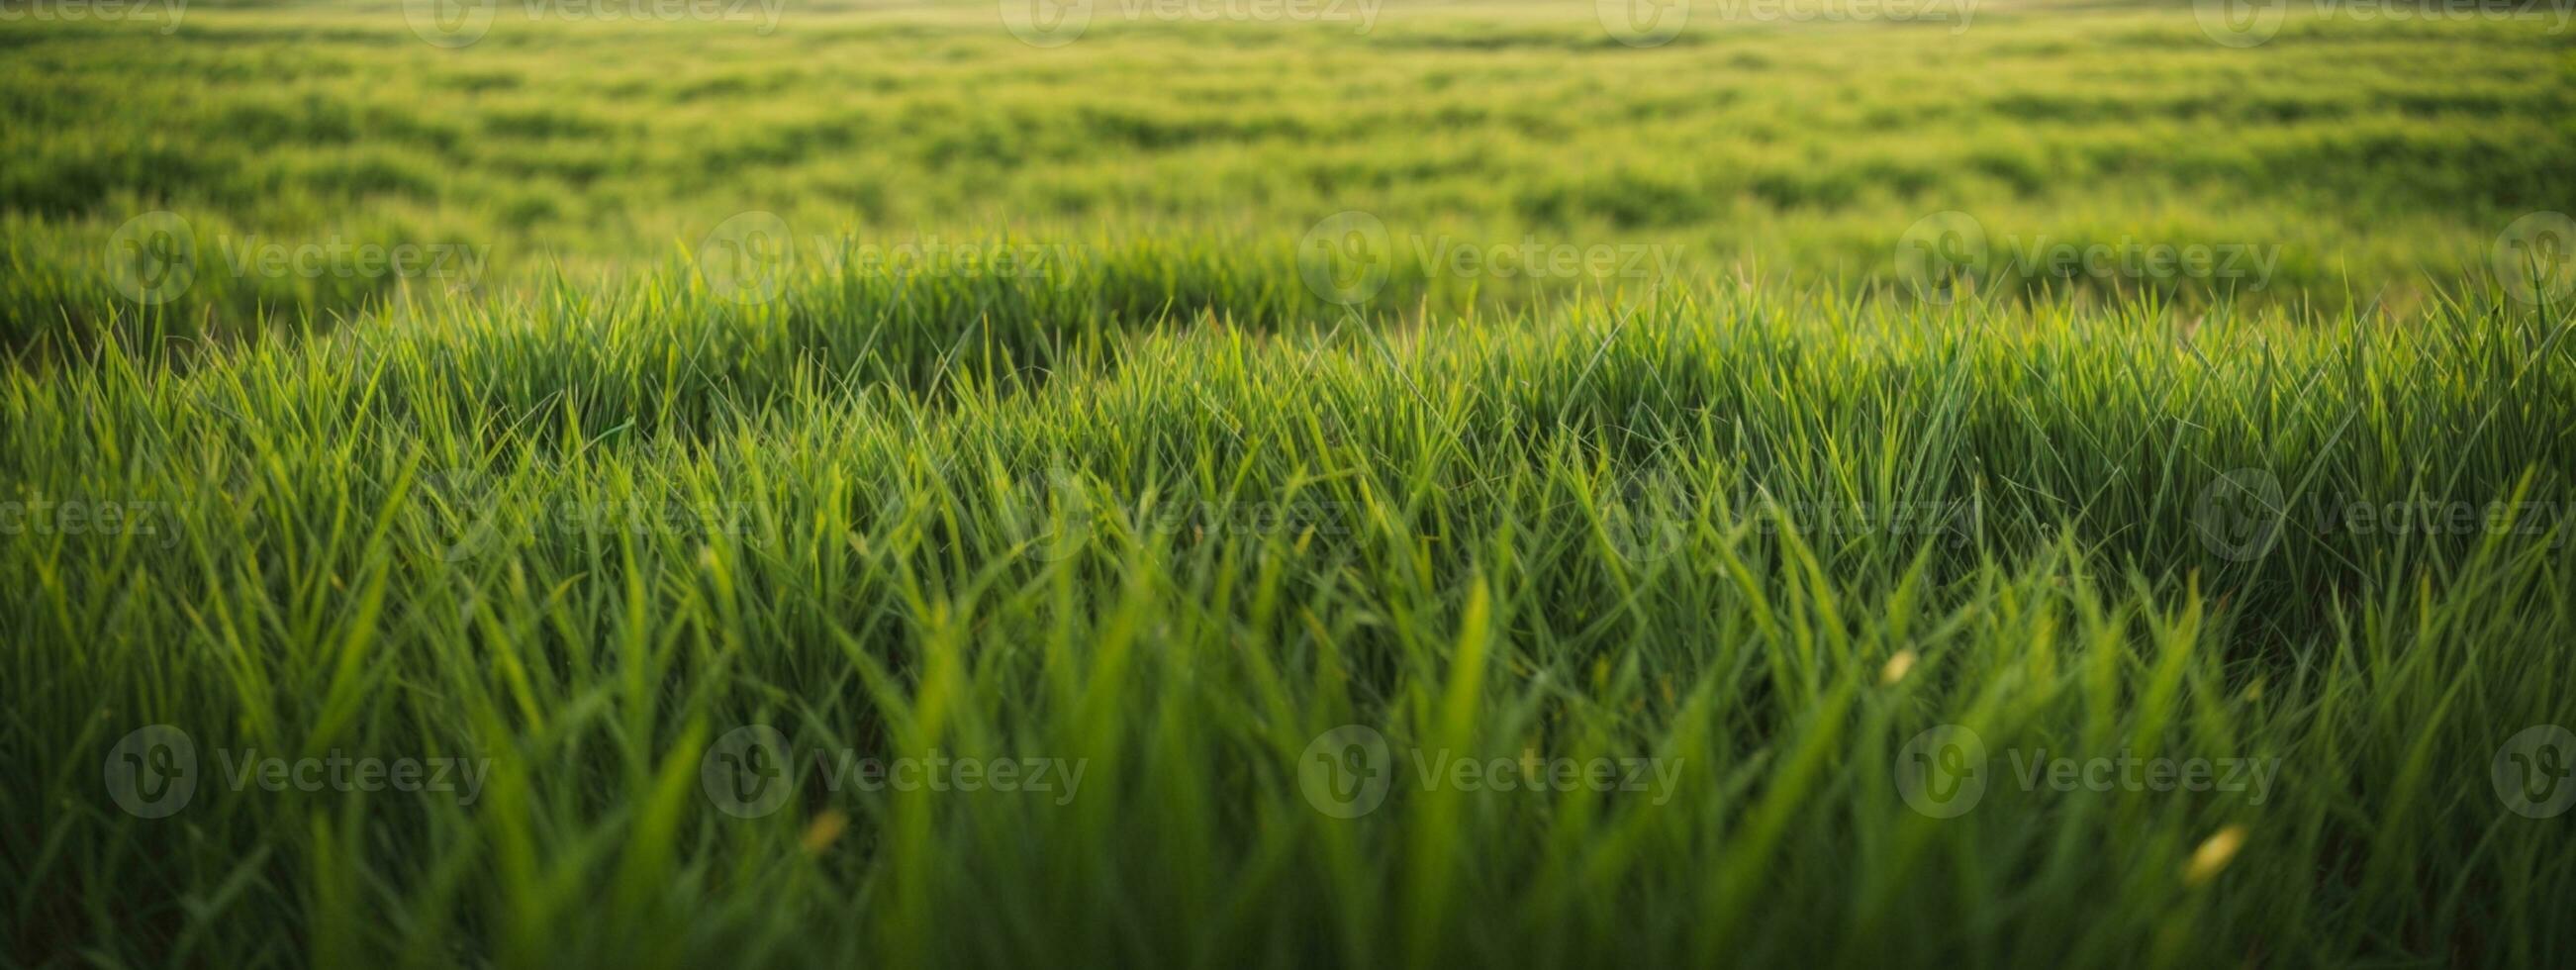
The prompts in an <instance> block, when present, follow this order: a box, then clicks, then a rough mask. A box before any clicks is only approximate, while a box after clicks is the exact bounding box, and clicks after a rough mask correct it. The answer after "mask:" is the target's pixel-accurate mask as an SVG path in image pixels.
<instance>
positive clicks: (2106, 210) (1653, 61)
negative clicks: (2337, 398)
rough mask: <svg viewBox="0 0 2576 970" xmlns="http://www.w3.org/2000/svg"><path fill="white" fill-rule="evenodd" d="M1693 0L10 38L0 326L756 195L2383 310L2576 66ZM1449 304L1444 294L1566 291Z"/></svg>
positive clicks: (0, 135)
mask: <svg viewBox="0 0 2576 970" xmlns="http://www.w3.org/2000/svg"><path fill="white" fill-rule="evenodd" d="M1700 7H1701V9H1698V10H1697V11H1696V12H1695V15H1696V17H1697V18H1698V19H1697V20H1695V21H1692V22H1691V24H1692V26H1691V27H1690V28H1689V29H1686V30H1684V31H1683V32H1681V33H1680V34H1679V35H1678V36H1676V37H1674V38H1673V39H1672V40H1671V41H1670V42H1669V43H1667V44H1664V45H1662V46H1657V47H1648V48H1632V47H1629V46H1626V45H1624V44H1621V43H1619V42H1617V40H1616V39H1614V37H1613V36H1612V34H1611V33H1610V32H1609V31H1607V30H1606V29H1605V28H1604V26H1603V24H1602V21H1601V20H1600V19H1599V18H1598V17H1597V16H1596V14H1595V10H1594V9H1593V6H1592V5H1591V4H1570V5H1563V4H1537V3H1500V2H1479V3H1463V4H1426V3H1404V2H1397V3H1393V4H1390V5H1388V6H1387V7H1386V8H1384V9H1383V10H1380V11H1379V12H1378V13H1377V15H1376V18H1375V19H1374V21H1371V22H1368V23H1367V24H1366V29H1365V30H1362V29H1361V26H1362V25H1361V24H1359V23H1355V22H1319V23H1229V22H1214V23H1199V22H1170V21H1159V20H1156V19H1154V18H1151V17H1146V18H1143V19H1139V20H1130V19H1128V18H1127V17H1126V16H1124V15H1123V13H1121V12H1120V10H1119V8H1117V7H1115V6H1114V5H1113V4H1111V3H1109V2H1107V0H1104V2H1102V3H1100V4H1099V8H1100V9H1099V10H1098V11H1097V12H1095V13H1094V14H1093V16H1092V18H1091V21H1090V23H1089V27H1088V29H1087V30H1085V31H1084V32H1082V33H1081V34H1080V36H1079V39H1078V40H1076V41H1075V42H1073V43H1069V44H1066V45H1063V46H1059V47H1052V48H1043V49H1042V48H1038V47H1033V46H1031V45H1029V44H1026V43H1023V42H1021V40H1020V39H1018V38H1017V37H1015V36H1014V35H1013V34H1012V33H1011V32H1010V31H1009V30H1008V29H1007V25H1006V23H1005V21H1004V18H1003V16H1002V15H1001V14H1000V13H999V12H998V11H997V9H996V7H995V6H994V5H991V4H982V3H972V4H956V5H944V4H943V5H901V6H886V7H880V6H877V5H858V4H836V5H818V4H808V3H798V2H794V0H788V2H786V3H785V5H784V6H783V7H780V8H778V10H777V14H776V19H775V21H774V22H772V21H770V20H769V19H767V18H766V17H764V16H763V14H762V11H761V9H760V8H758V7H756V6H752V7H746V8H744V9H743V10H742V12H741V16H740V17H739V18H737V19H735V20H731V21H719V22H707V21H699V20H680V21H676V22H664V21H643V22H634V21H618V22H603V21H598V20H579V19H566V18H562V17H538V18H535V19H531V18H529V17H528V16H527V15H526V14H524V13H523V12H521V8H520V7H519V6H518V5H516V4H503V5H501V9H500V12H499V13H498V14H497V15H496V16H495V18H494V19H493V21H492V26H491V29H490V30H489V32H488V33H484V34H482V35H480V36H479V38H478V39H476V40H475V42H474V43H472V44H470V45H469V46H465V47H462V48H457V49H447V48H442V47H438V46H434V45H432V44H430V43H428V42H425V41H424V40H423V39H422V37H421V35H419V34H417V33H415V32H414V31H413V30H412V29H411V28H410V26H408V22H407V20H406V19H405V17H404V13H405V8H404V7H402V6H401V5H398V4H375V5H361V6H357V7H349V8H343V7H339V6H324V5H307V4H292V3H281V4H250V5H245V4H217V3H206V2H199V3H193V4H189V5H187V7H186V8H185V10H184V16H182V17H180V18H179V19H178V20H177V22H176V23H175V24H167V23H160V22H155V21H151V20H137V21H133V22H121V23H97V22H43V23H38V22H29V21H23V20H22V21H18V22H8V23H0V45H5V46H6V49H7V50H8V55H9V56H8V57H7V58H6V59H5V63H0V117H5V118H6V124H5V125H0V155H5V157H7V158H8V159H10V161H9V164H8V165H7V166H6V168H5V169H0V237H5V239H6V241H7V242H6V245H7V252H6V253H5V254H0V257H4V258H5V265H7V266H9V267H10V268H11V272H10V273H9V274H8V280H9V281H8V282H7V283H6V284H5V286H6V287H7V289H6V291H5V293H0V296H5V297H6V298H5V299H0V307H5V308H6V309H5V310H0V312H5V313H6V314H8V319H7V320H6V321H0V334H5V336H6V337H7V338H8V342H9V343H10V344H11V345H13V346H26V345H28V344H30V343H33V342H34V341H35V339H36V338H37V337H39V336H40V335H43V334H46V333H51V332H55V331H58V330H61V329H63V328H64V327H66V326H69V327H71V328H72V329H73V331H74V332H75V333H82V332H89V331H94V330H95V329H97V326H98V321H100V320H102V319H104V318H105V317H106V315H107V314H109V313H111V312H124V313H127V314H134V313H136V312H138V311H140V310H142V309H143V308H140V307H137V306H133V305H131V303H130V301H126V302H127V304H128V305H125V306H118V304H119V302H120V301H119V300H117V299H116V297H115V294H114V292H113V290H112V288H110V287H107V286H104V285H103V284H102V283H101V281H100V280H99V278H98V277H99V276H100V275H101V269H100V267H101V265H102V263H103V261H104V260H105V258H106V257H105V255H104V254H105V253H106V252H107V251H108V249H109V246H108V239H109V237H110V235H111V234H112V233H113V232H114V231H115V229H116V228H117V227H118V226H120V225H122V224H124V223H126V222H127V220H130V219H132V218H134V217H136V216H138V215H142V214H144V213H146V212H150V211H154V210H161V209H167V210H171V211H174V212H176V213H179V214H180V215H181V216H183V217H184V218H185V219H186V220H187V222H188V224H189V225H190V226H191V227H192V228H193V229H194V230H195V232H196V233H197V234H198V235H199V237H200V239H199V242H200V247H199V248H200V251H201V253H207V254H212V253H214V252H216V251H218V250H219V249H221V244H222V243H223V241H224V240H226V239H232V240H238V239H241V238H245V237H250V236H257V237H259V238H262V239H266V240H272V241H286V242H290V243H292V242H296V241H304V240H331V239H344V240H359V241H375V242H384V243H393V242H404V241H408V242H413V243H441V244H458V245H465V246H471V247H477V248H478V249H481V250H485V251H488V253H489V254H490V260H491V263H490V268H489V270H488V271H486V272H483V273H478V274H475V275H474V276H472V277H470V278H459V277H452V276H451V277H444V278H438V279H414V280H410V281H407V286H406V283H405V281H397V280H393V279H390V278H383V277H380V278H376V279H343V278H337V277H330V278H323V279H311V278H303V277H285V278H279V277H262V276H259V275H256V274H253V275H250V276H246V277H245V276H240V275H238V274H231V275H232V277H233V278H229V279H208V277H210V276H214V277H221V276H226V275H228V274H226V273H214V274H204V273H201V274H200V279H201V281H203V282H201V284H200V285H198V286H194V287H191V289H190V290H189V291H188V292H187V293H185V294H183V295H182V296H181V297H180V298H179V299H178V300H176V301H174V302H173V303H172V304H171V305H169V306H165V307H160V308H157V309H153V310H152V311H151V315H157V316H159V317H163V318H167V319H166V320H165V321H164V326H165V327H167V326H176V327H179V328H181V329H184V330H190V331H194V330H211V331H215V332H237V331H240V330H242V329H244V328H246V327H251V326H254V325H256V324H257V322H258V318H260V317H262V316H267V317H275V318H284V319H287V320H290V321H303V322H310V321H312V320H313V319H317V318H319V319H327V318H330V317H332V316H333V315H337V314H345V313H348V312H352V311H354V310H356V309H358V308H360V307H363V306H364V305H365V304H366V303H367V302H368V301H369V300H371V299H375V298H379V297H382V296H385V295H387V291H388V290H394V289H407V291H421V292H426V293H432V294H436V295H440V296H445V295H452V294H456V293H464V294H467V295H479V294H484V293H489V292H492V291H496V290H501V291H507V290H512V289H517V288H523V287H524V286H525V285H526V284H527V283H528V282H529V281H530V280H531V279H534V278H537V277H539V276H542V275H545V274H547V273H551V272H556V271H560V272H562V273H565V274H569V276H570V277H572V278H574V279H577V280H590V279H596V278H601V277H606V276H615V275H625V274H631V273H634V272H635V271H637V270H638V269H639V268H641V267H651V266H660V265H664V264H667V263H668V262H669V261H670V260H671V259H672V258H673V257H674V255H675V254H678V253H685V252H688V251H690V250H692V249H693V248H694V247H696V246H697V244H698V242H699V241H700V240H701V239H703V238H704V237H705V236H706V234H707V233H708V232H709V231H710V230H711V229H713V228H714V227H715V226H717V225H718V224H720V223H721V222H722V221H723V220H724V219H726V218H727V217H729V216H732V215H734V214H736V213H739V212H744V211H753V210H758V211H767V212H773V213H776V214H778V215H780V216H782V217H783V218H784V220H785V223H786V224H787V225H788V226H789V227H791V228H792V230H793V231H794V234H795V236H796V237H797V238H798V240H799V245H800V247H801V246H807V245H810V244H811V241H812V240H814V239H817V238H822V237H842V238H851V239H858V240H866V241H874V242H883V243H889V244H891V243H897V242H903V241H919V240H926V239H941V240H947V241H950V242H960V241H973V240H990V239H997V238H1004V237H1010V238H1020V239H1035V240H1043V241H1056V242H1062V243H1068V244H1084V245H1094V244H1101V243H1104V242H1108V244H1109V245H1111V246H1112V247H1113V248H1114V247H1115V246H1116V245H1117V243H1116V242H1114V241H1115V240H1126V239H1132V238H1137V237H1148V238H1154V239H1173V238H1188V239H1192V240H1198V241H1200V244H1201V245H1203V246H1205V247H1206V248H1207V249H1208V250H1209V251H1210V252H1209V254H1207V255H1206V256H1205V257H1204V258H1203V260H1202V261H1206V262H1232V263H1238V264H1242V265H1246V266H1270V265H1275V260H1277V259H1280V258H1285V255H1286V254H1287V253H1289V251H1290V247H1291V246H1292V245H1293V244H1294V243H1295V242H1296V241H1297V240H1298V239H1299V238H1301V237H1302V236H1303V235H1304V234H1305V233H1306V231H1307V230H1308V229H1309V228H1311V227H1312V226H1314V225H1315V224H1316V222H1317V221H1318V220H1320V219H1323V218H1325V217H1327V216H1329V215H1331V214H1333V213H1335V212H1339V211H1343V210H1351V209H1357V210H1363V211H1367V212H1370V213H1373V214H1375V215H1377V216H1379V217H1380V218H1381V219H1383V220H1384V221H1385V223H1386V224H1387V225H1388V226H1389V227H1390V229H1391V231H1392V232H1394V233H1395V234H1396V236H1397V238H1398V239H1399V240H1404V239H1410V238H1415V237H1419V238H1423V239H1432V240H1436V239H1439V238H1443V237H1447V238H1451V239H1455V240H1462V241H1475V242H1478V243H1517V242H1520V241H1523V240H1525V239H1535V240H1537V241H1540V242H1545V243H1552V244H1567V245H1575V246H1598V245H1613V246H1615V245H1632V246H1658V247H1666V248H1668V249H1669V250H1670V251H1671V252H1673V253H1675V254H1676V255H1677V256H1678V258H1679V259H1680V260H1681V263H1680V265H1681V266H1683V267H1685V268H1686V275H1688V276H1690V277H1693V278H1698V279H1706V278H1734V277H1739V276H1742V277H1750V278H1753V279H1758V280H1766V281H1768V280H1790V281H1795V282H1797V283H1800V284H1808V285H1821V286H1827V287H1833V288H1840V289H1846V290H1851V291H1855V292H1860V291H1867V290H1870V289H1872V288H1874V287H1879V286H1884V285H1887V284H1890V283H1892V282H1895V281H1896V280H1897V275H1898V267H1897V265H1896V263H1895V246H1896V243H1897V242H1898V240H1899V239H1900V237H1901V236H1902V235H1903V234H1904V232H1905V231H1906V230H1907V228H1908V227H1909V226H1910V225H1912V224H1913V223H1915V222H1916V221H1917V220H1919V219H1921V218H1923V217H1925V216H1927V215H1929V214H1931V213H1934V212H1940V211H1949V210H1956V211H1963V212H1966V213H1968V214H1970V215H1971V216H1973V217H1975V218H1976V219H1977V220H1979V222H1980V223H1981V224H1982V225H1983V226H1984V227H1985V229H1986V231H1987V232H1988V233H1989V235H1990V237H1992V238H1994V239H1995V240H1997V241H1998V243H1999V244H2000V242H2001V241H2002V240H2004V239H2007V238H2009V239H2017V240H2024V241H2035V240H2039V239H2046V240H2050V241H2069V242H2076V243H2089V242H2103V243H2118V242H2120V241H2122V240H2130V239H2134V240H2139V241H2144V242H2153V243H2163V244H2171V245H2176V246H2182V245H2191V244H2209V245H2228V246H2237V247H2259V248H2262V249H2266V250H2274V251H2277V254H2278V256H2277V260H2276V261H2275V262H2274V263H2273V264H2272V265H2271V267H2270V268H2269V269H2268V270H2267V271H2266V272H2265V274H2264V275H2263V277H2262V278H2260V279H2243V280H2220V281H2211V280H2192V279H2172V280H2144V279H2137V278H2134V277H2119V276H2113V277H2088V276H2083V275H2078V276H2076V277H2074V278H2072V279H2055V278H2049V277H2047V276H2046V275H2045V274H2044V273H2025V274H2022V275H2025V276H2029V277H2031V278H2028V279H2014V280H2011V281H2010V282H2011V283H2012V284H2013V285H2012V286H2010V287H2008V289H2010V290H2011V291H2013V292H2014V293H2016V294H2018V295H2037V296H2041V297H2043V298H2056V297H2059V296H2064V295H2066V294H2067V293H2068V292H2070V291H2071V292H2073V293H2074V294H2075V295H2077V296H2079V297H2082V296H2085V295H2088V294H2091V295H2099V294H2100V293H2102V292H2108V291H2123V292H2128V293H2135V292H2140V291H2149V292H2157V293H2159V294H2160V295H2162V296H2164V297H2167V298H2170V299H2174V300H2179V301H2181V302H2184V303H2204V304H2205V303H2209V302H2214V301H2220V300H2226V299H2231V298H2232V299H2238V300H2243V299H2252V300H2255V301H2258V302H2271V301H2301V300H2318V301H2323V302H2326V303H2329V304H2336V305H2340V304H2344V303H2356V304H2360V305H2363V306H2370V305H2384V306H2392V307H2397V308H2404V307H2408V306H2412V305H2415V304H2416V303H2417V302H2418V301H2420V299H2421V298H2422V297H2423V296H2424V295H2425V294H2426V293H2427V292H2428V291H2430V290H2433V289H2438V288H2439V286H2440V282H2439V281H2447V280H2456V279H2460V278H2461V277H2462V276H2463V275H2464V274H2472V273H2479V272H2485V271H2486V270H2487V269H2488V266H2487V263H2488V259H2487V255H2488V253H2489V252H2490V250H2491V248H2492V245H2493V242H2494V240H2495V237H2496V235H2497V234H2498V233H2499V232H2500V231H2502V230H2503V228H2504V227H2505V226H2506V225H2507V224H2508V223H2510V222H2511V221H2512V220H2513V219H2514V218H2516V217H2517V216H2520V215H2522V214H2524V213H2526V212H2531V211H2535V210H2546V209H2553V208H2554V209H2562V210H2563V209H2566V208H2569V207H2571V206H2570V203H2569V200H2568V189H2567V182H2566V177H2567V172H2568V170H2569V162H2570V160H2571V159H2576V84H2571V83H2570V82H2571V80H2576V57H2571V54H2570V49H2569V47H2568V44H2567V38H2566V37H2565V36H2564V35H2563V34H2554V33H2551V32H2549V31H2548V29H2547V28H2548V26H2549V24H2550V21H2548V20H2547V19H2545V18H2521V19H2510V18H2494V17H2488V18H2463V19H2459V20H2445V21H2435V22H2389V21H2387V20H2356V19H2354V18H2350V17H2317V16H2314V15H2313V12H2312V11H2309V10H2308V9H2306V8H2304V7H2301V8H2299V9H2295V10H2292V11H2291V12H2290V14H2289V19H2288V20H2287V21H2286V22H2285V23H2284V25H2283V26H2282V28H2281V29H2282V39H2278V40H2275V41H2274V42H2272V43H2269V44H2265V45H2262V46H2259V47H2255V48H2252V49H2234V48H2229V47H2225V46H2221V45H2219V44H2217V43H2214V42H2212V41H2211V39H2210V38H2209V37H2208V36H2207V35H2206V34H2205V33H2204V32H2203V31H2202V29H2201V27H2200V25H2199V23H2198V22H2197V21H2196V20H2195V18H2194V16H2193V11H2192V8H2191V7H2189V6H2188V5H2179V4H2159V5H2146V6H2130V5H2061V4H1993V3H1987V4H1977V5H1974V6H1972V7H1966V8H1962V9H1964V10H1965V11H1966V12H1967V13H1968V14H1969V16H1968V17H1967V18H1966V22H1965V26H1964V27H1962V25H1961V24H1960V23H1959V22H1958V21H1957V20H1955V19H1953V20H1949V21H1946V22H1945V21H1941V20H1930V21H1924V22H1883V21H1880V22H1805V23H1799V22H1786V21H1777V20H1758V19H1753V15H1752V13H1750V12H1747V11H1748V9H1750V8H1742V7H1737V6H1733V5H1729V6H1723V7H1721V6H1716V5H1712V4H1709V3H1702V4H1700ZM1328 9H1329V8H1328ZM1932 9H1933V10H1935V11H1940V10H1942V9H1943V8H1941V7H1938V6H1936V7H1933V8H1932ZM1358 11H1359V8H1357V7H1356V6H1353V7H1350V8H1348V9H1347V11H1346V12H1348V13H1349V14H1350V15H1351V16H1352V17H1354V18H1356V17H1357V16H1358ZM1730 13H1731V14H1732V19H1730ZM165 28H166V29H167V31H168V32H167V33H166V34H165V33H164V32H163V31H164V29H165ZM2275 248H2276V249H2275ZM1476 282H1477V284H1478V285H1476V286H1474V287H1468V286H1463V285H1460V286H1453V287H1451V289H1452V290H1453V291H1455V292H1452V293H1450V294H1448V295H1446V296H1444V297H1443V299H1442V302H1444V303H1464V302H1474V301H1481V302H1484V303H1487V304H1491V305H1502V304H1508V303H1512V302H1516V301H1518V300H1520V299H1523V298H1525V297H1527V296H1529V295H1531V293H1532V292H1533V291H1537V290H1545V289H1550V288H1575V286H1576V285H1577V284H1588V283H1590V282H1592V281H1589V280H1568V279H1565V278H1555V279H1541V280H1535V281H1533V280H1527V279H1494V278H1487V279H1482V280H1479V281H1476ZM1470 289H1473V290H1474V294H1473V295H1472V296H1471V295H1469V293H1468V292H1467V291H1468V290H1470ZM1420 295H1421V294H1419V293H1416V292H1412V291H1399V293H1398V294H1397V297H1398V298H1394V299H1390V300H1388V301H1386V302H1388V303H1392V304H1405V303H1409V302H1412V301H1411V300H1408V299H1404V298H1402V297H1408V296H1411V297H1418V296H1420Z"/></svg>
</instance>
